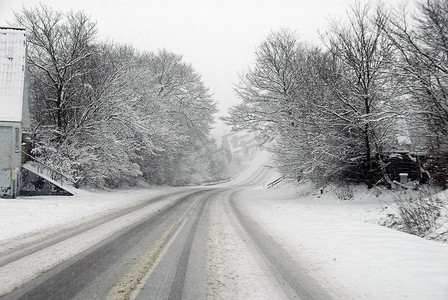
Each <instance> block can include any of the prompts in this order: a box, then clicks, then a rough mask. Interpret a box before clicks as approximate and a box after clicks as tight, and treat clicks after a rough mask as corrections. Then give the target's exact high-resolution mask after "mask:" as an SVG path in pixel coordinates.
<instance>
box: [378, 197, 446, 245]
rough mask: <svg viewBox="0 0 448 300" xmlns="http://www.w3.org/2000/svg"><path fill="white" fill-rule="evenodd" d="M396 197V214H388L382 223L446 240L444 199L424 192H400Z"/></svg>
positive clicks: (430, 237)
mask: <svg viewBox="0 0 448 300" xmlns="http://www.w3.org/2000/svg"><path fill="white" fill-rule="evenodd" d="M396 198H397V201H396V204H395V205H396V210H397V213H398V215H397V216H396V215H394V214H388V215H387V217H386V219H385V220H382V225H385V226H388V227H392V228H396V229H399V230H402V231H405V232H408V233H410V234H415V235H418V236H420V237H424V238H429V239H434V240H440V241H445V242H446V241H448V214H447V212H448V209H447V201H446V200H443V199H442V198H441V197H438V196H434V195H433V196H428V194H427V193H424V192H418V193H415V194H412V193H411V194H409V193H408V194H405V195H403V194H402V195H400V196H396ZM380 223H381V222H380Z"/></svg>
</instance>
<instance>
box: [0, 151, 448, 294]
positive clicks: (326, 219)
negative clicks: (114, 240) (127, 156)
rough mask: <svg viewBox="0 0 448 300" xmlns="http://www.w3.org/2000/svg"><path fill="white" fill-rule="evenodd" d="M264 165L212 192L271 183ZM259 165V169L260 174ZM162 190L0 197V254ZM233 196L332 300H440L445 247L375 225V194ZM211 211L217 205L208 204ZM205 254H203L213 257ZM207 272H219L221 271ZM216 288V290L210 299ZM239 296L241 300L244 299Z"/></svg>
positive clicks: (379, 206)
mask: <svg viewBox="0 0 448 300" xmlns="http://www.w3.org/2000/svg"><path fill="white" fill-rule="evenodd" d="M269 164H270V161H269V158H268V157H266V156H265V155H261V156H260V157H258V158H257V159H255V160H254V163H253V165H252V166H251V167H249V168H248V169H247V170H246V171H245V172H244V173H243V174H242V175H241V176H240V177H239V178H235V179H233V180H231V181H229V182H227V183H225V184H221V185H220V186H229V187H232V186H241V185H247V184H248V185H253V184H254V182H257V181H256V180H253V178H254V177H258V178H265V184H264V185H266V184H267V183H268V182H270V181H272V180H275V179H276V178H277V177H278V174H276V173H275V172H273V171H272V169H270V168H266V166H269ZM260 166H264V167H263V168H262V169H263V170H260ZM170 191H173V189H171V188H157V189H146V190H126V191H113V192H87V191H80V192H79V193H78V194H77V195H75V196H72V197H55V196H51V197H42V196H39V197H19V198H18V199H0V248H1V246H2V245H7V244H8V243H10V242H11V241H13V240H15V238H17V237H19V236H22V237H23V236H26V235H30V234H34V233H36V232H42V231H44V230H49V229H51V228H55V227H60V226H65V225H67V224H68V223H71V224H73V223H76V222H83V221H85V220H87V219H88V218H92V217H93V216H97V215H98V214H107V213H110V212H111V211H114V210H119V209H121V208H123V207H126V206H130V205H135V204H137V203H138V202H140V201H143V200H144V199H147V198H148V197H152V196H156V195H161V194H164V193H168V192H170ZM383 193H384V192H383ZM237 197H238V198H239V199H240V201H239V202H238V203H239V205H240V207H241V208H244V211H245V212H246V213H248V214H250V215H251V217H253V218H254V219H256V220H258V222H259V223H260V224H261V225H262V227H263V228H264V229H265V230H266V231H267V232H268V233H269V234H270V235H271V236H273V237H275V240H276V241H277V242H278V244H280V245H282V247H283V248H284V249H286V250H287V251H288V252H289V253H291V254H292V256H293V257H294V259H295V260H296V261H297V263H298V264H300V266H301V268H303V269H305V270H306V271H307V272H308V274H309V275H310V276H312V277H314V278H315V279H316V280H318V282H319V283H320V285H321V286H324V287H325V288H326V289H328V291H329V293H330V294H331V295H334V296H335V297H336V298H337V299H448V244H447V243H441V242H434V241H429V240H425V239H422V238H419V237H417V236H413V235H410V234H406V233H403V232H399V231H396V230H393V229H389V228H386V227H383V226H380V225H378V224H377V222H378V220H379V219H381V218H382V217H384V215H385V210H384V208H385V206H387V205H389V204H391V203H386V202H384V201H380V200H379V199H380V198H379V197H378V193H377V192H375V191H368V190H367V189H365V188H364V187H359V189H358V190H357V191H355V193H354V200H351V201H340V200H338V199H337V197H336V196H335V195H334V194H333V193H331V192H329V191H324V193H323V194H322V195H321V194H320V192H318V191H317V190H316V189H315V188H312V187H311V186H307V185H304V186H301V187H298V188H297V187H291V186H288V185H286V184H281V185H280V186H277V187H275V188H273V189H269V190H268V189H266V188H265V187H264V186H263V185H259V186H252V187H250V188H248V189H246V190H243V191H242V192H240V193H238V194H237ZM213 205H214V206H213V207H216V208H219V207H220V204H219V203H218V202H216V201H215V202H214V204H213ZM154 209H156V208H154ZM216 212H217V211H216V210H214V213H216ZM221 221H222V222H221V223H220V224H217V225H219V226H220V227H219V228H218V227H216V226H215V227H212V228H211V229H210V230H211V232H215V233H216V234H215V235H214V236H219V234H221V235H222V236H223V241H222V242H219V241H215V242H216V247H215V248H216V249H218V250H219V249H221V250H222V251H224V250H226V249H227V248H228V247H229V245H232V243H233V244H235V247H234V248H232V249H240V250H241V251H240V252H241V253H243V254H244V253H245V252H244V251H245V250H244V247H246V246H244V245H243V243H244V238H237V237H238V235H237V234H234V235H235V236H236V238H232V239H229V236H231V235H228V234H230V233H231V232H230V233H228V234H226V233H224V232H223V231H222V230H225V228H227V227H229V226H228V225H229V224H228V223H226V222H228V221H226V219H225V218H223V219H222V220H221ZM215 225H216V224H215ZM229 228H230V229H231V227H229ZM213 230H214V231H213ZM226 239H227V240H226ZM238 243H240V244H241V245H240V246H238V245H237V244H238ZM226 247H227V248H226ZM212 250H213V249H212ZM218 250H213V251H215V252H216V251H218ZM221 250H219V251H221ZM213 251H212V252H213ZM238 251H239V250H238ZM238 251H237V252H238ZM212 252H211V253H209V255H211V256H213V255H214V253H212ZM234 252H235V251H234ZM219 253H221V252H219ZM219 253H218V252H216V253H215V254H216V255H215V256H220V255H218V254H219ZM238 253H239V252H238ZM243 254H241V257H242V260H244V257H245V256H244V255H243ZM220 259H221V260H222V262H221V263H222V264H224V265H227V267H226V270H230V271H232V270H233V271H232V272H233V273H232V272H230V271H229V272H230V273H232V274H234V275H236V276H244V274H245V273H244V272H242V273H241V272H240V271H241V270H245V267H244V266H245V265H252V266H253V267H252V269H251V270H253V272H252V271H251V272H252V273H250V274H249V273H248V271H247V270H248V269H247V268H246V271H247V272H246V273H248V274H249V275H251V276H252V277H254V278H255V277H256V276H257V274H258V273H260V274H261V273H262V272H261V271H260V270H258V269H257V268H256V267H255V265H254V263H253V262H252V263H251V262H250V260H253V258H250V257H249V258H247V260H248V261H247V262H246V263H244V262H242V261H241V260H239V261H238V264H239V265H235V266H232V261H230V260H226V259H225V258H224V257H221V258H220ZM233 263H236V262H233ZM214 270H215V271H216V272H221V271H220V270H222V268H219V267H216V268H215V269H214ZM239 270H240V271H239ZM239 272H240V273H239ZM230 273H229V274H230ZM238 273H239V274H238ZM226 274H227V273H226ZM226 274H224V275H226ZM0 275H1V274H0ZM218 275H219V274H218ZM230 275H231V274H230ZM246 275H247V274H246ZM237 279H238V278H237ZM237 279H235V278H233V279H231V278H229V279H228V280H229V282H231V281H232V280H233V281H234V280H237ZM238 280H240V279H238ZM260 280H261V281H260V282H259V284H256V285H254V286H252V290H257V289H259V288H260V287H262V286H263V287H265V286H266V288H268V290H269V293H268V294H269V295H271V296H275V295H277V290H276V288H275V286H269V285H268V284H264V283H263V281H262V278H260ZM12 284H13V283H12V282H11V285H12ZM15 284H17V283H15ZM257 287H258V288H257ZM220 288H221V287H220V285H217V286H216V291H217V292H218V293H219V290H220ZM235 291H236V290H235ZM239 292H240V294H239V295H240V296H241V297H245V296H248V295H246V294H244V293H241V291H239ZM252 296H254V297H255V296H256V294H252ZM259 296H260V297H261V294H260V295H259ZM277 296H280V297H281V295H277Z"/></svg>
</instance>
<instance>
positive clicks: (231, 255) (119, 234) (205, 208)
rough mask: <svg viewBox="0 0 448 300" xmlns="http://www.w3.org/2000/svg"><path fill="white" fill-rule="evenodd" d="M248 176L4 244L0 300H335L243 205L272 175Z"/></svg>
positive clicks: (261, 169)
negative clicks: (250, 190) (244, 194)
mask: <svg viewBox="0 0 448 300" xmlns="http://www.w3.org/2000/svg"><path fill="white" fill-rule="evenodd" d="M245 173H246V174H245V175H244V174H243V175H242V176H240V177H239V178H238V179H236V180H233V181H232V182H230V183H227V184H226V185H217V186H210V187H196V188H186V189H182V190H176V191H174V192H166V193H165V194H163V195H160V196H157V197H150V198H149V199H146V200H145V201H141V202H139V203H138V204H136V205H134V206H130V207H126V208H124V209H122V210H119V211H113V213H111V214H107V215H101V216H98V217H93V218H89V219H88V220H86V221H85V222H83V223H82V224H79V223H77V224H71V225H70V224H68V225H67V226H63V227H61V228H60V229H59V230H55V229H53V230H51V231H48V232H44V233H41V234H36V235H33V236H27V237H24V238H22V239H13V240H11V241H10V242H9V243H3V244H1V245H0V257H1V258H0V278H2V282H1V283H0V295H1V299H180V298H183V299H205V298H209V299H217V298H220V299H224V298H226V299H227V298H240V299H247V298H270V299H274V298H275V299H294V298H296V299H298V298H303V299H313V298H314V299H328V298H330V297H329V295H328V294H327V293H326V292H325V289H324V288H323V287H321V286H319V285H318V284H317V283H316V282H315V281H314V280H313V279H312V278H309V277H307V276H306V273H305V272H301V269H300V266H297V265H296V264H294V261H293V260H292V259H291V257H289V254H288V253H287V252H286V251H284V250H282V247H281V246H280V245H279V244H278V243H276V241H275V240H274V239H273V238H272V237H271V236H270V235H269V234H267V233H266V232H264V231H263V228H262V227H261V226H259V225H258V224H257V222H256V220H254V219H252V218H251V217H250V216H249V215H247V214H246V213H245V211H244V210H243V209H241V208H240V207H239V205H238V202H239V191H241V190H243V189H245V188H246V187H249V186H256V185H262V184H264V183H265V182H266V181H267V180H268V179H269V177H270V176H271V175H272V170H271V169H270V168H268V167H267V166H266V163H265V162H264V163H261V164H260V165H259V166H258V167H257V168H255V169H251V170H247V171H246V172H245Z"/></svg>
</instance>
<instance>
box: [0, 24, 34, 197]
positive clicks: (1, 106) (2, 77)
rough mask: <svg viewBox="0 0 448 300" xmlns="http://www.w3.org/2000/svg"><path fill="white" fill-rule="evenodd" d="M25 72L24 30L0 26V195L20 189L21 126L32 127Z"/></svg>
mask: <svg viewBox="0 0 448 300" xmlns="http://www.w3.org/2000/svg"><path fill="white" fill-rule="evenodd" d="M25 75H26V36H25V30H24V29H21V28H10V27H0V197H11V198H15V197H16V196H17V195H18V193H19V190H20V184H21V145H22V128H23V127H24V126H25V127H29V111H28V98H27V93H26V92H25V88H26V87H25Z"/></svg>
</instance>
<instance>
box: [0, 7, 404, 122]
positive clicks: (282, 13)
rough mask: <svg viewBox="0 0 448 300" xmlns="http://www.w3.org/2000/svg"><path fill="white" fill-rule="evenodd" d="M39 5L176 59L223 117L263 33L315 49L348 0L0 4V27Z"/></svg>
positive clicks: (116, 39)
mask: <svg viewBox="0 0 448 300" xmlns="http://www.w3.org/2000/svg"><path fill="white" fill-rule="evenodd" d="M39 2H41V3H43V4H45V5H47V6H50V7H52V8H53V9H55V10H59V11H68V10H84V11H85V12H86V13H87V14H88V15H90V17H91V19H92V20H94V21H96V22H97V25H98V30H99V38H100V39H102V40H109V41H114V42H119V43H125V44H130V45H132V46H134V47H135V48H137V49H139V50H148V51H157V50H158V49H162V48H165V49H167V50H168V51H171V52H174V53H177V54H181V55H183V58H184V61H185V62H187V63H191V64H192V66H193V68H194V69H195V70H196V71H197V72H198V73H200V74H201V75H202V79H203V81H204V82H205V84H206V85H207V86H208V87H209V88H210V91H211V92H212V93H213V94H214V98H215V100H216V101H217V102H218V104H219V108H220V109H221V112H220V114H219V115H223V114H225V113H226V111H227V109H228V108H229V107H230V106H232V105H234V104H235V103H237V102H238V99H237V98H236V96H235V95H234V93H233V85H234V84H236V83H237V82H238V74H241V73H242V72H243V71H245V70H247V68H248V66H249V65H250V64H252V63H253V62H254V59H255V57H254V52H255V49H256V47H257V45H259V44H260V43H261V42H262V41H263V40H264V39H265V38H266V37H267V35H268V34H269V33H270V32H272V31H276V30H278V29H280V28H289V29H293V30H295V31H296V32H297V33H298V34H299V35H300V36H301V37H302V39H303V40H304V41H306V42H308V43H311V44H320V40H319V33H318V32H319V31H321V32H323V31H325V30H326V28H328V26H327V25H328V20H329V19H330V18H341V17H344V16H345V13H346V11H347V9H349V7H350V5H352V4H353V3H354V0H147V1H144V0H103V1H102V0H40V1H39V0H0V26H4V25H7V24H8V22H11V21H12V20H13V11H20V10H21V8H22V6H25V7H30V6H32V7H34V6H36V5H37V4H38V3H39ZM386 2H388V3H391V2H394V3H398V2H401V0H389V1H386Z"/></svg>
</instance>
